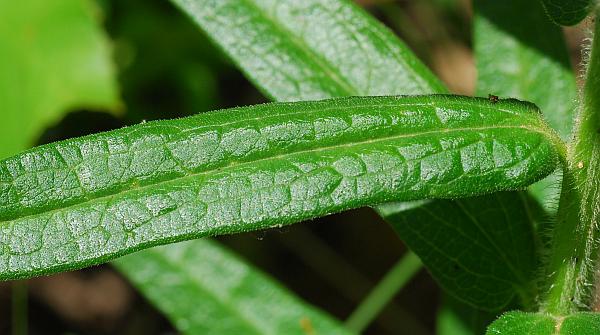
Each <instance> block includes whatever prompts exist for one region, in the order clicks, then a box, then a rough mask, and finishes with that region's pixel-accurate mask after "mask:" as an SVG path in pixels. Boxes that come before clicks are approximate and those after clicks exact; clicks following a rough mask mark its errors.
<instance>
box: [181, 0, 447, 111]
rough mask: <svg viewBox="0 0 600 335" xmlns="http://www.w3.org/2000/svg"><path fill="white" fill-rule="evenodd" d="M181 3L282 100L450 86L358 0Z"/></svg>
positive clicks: (195, 0) (423, 90) (255, 79)
mask: <svg viewBox="0 0 600 335" xmlns="http://www.w3.org/2000/svg"><path fill="white" fill-rule="evenodd" d="M173 2H174V3H176V4H177V5H179V6H180V7H181V8H182V9H183V10H184V12H186V13H187V14H188V15H190V16H191V17H192V18H193V19H194V20H195V21H196V22H197V23H198V25H199V26H200V27H202V29H203V30H204V31H205V32H207V33H208V35H209V36H210V37H211V38H212V39H213V41H215V43H217V44H218V45H219V46H220V47H221V48H222V49H223V50H224V51H225V52H226V53H227V54H228V55H229V56H230V57H231V58H232V59H233V60H234V62H235V63H237V65H238V66H239V67H240V69H241V70H242V71H244V72H245V73H246V75H247V76H248V77H249V78H250V79H251V80H252V81H253V82H254V83H255V84H256V85H257V87H259V88H261V89H262V90H263V92H265V93H266V95H267V96H270V97H271V98H273V99H275V100H278V101H289V100H313V99H321V98H330V97H341V96H351V95H395V94H428V93H443V92H445V88H444V87H443V86H442V84H441V83H440V82H439V81H438V79H437V78H436V77H435V76H433V75H432V74H431V72H430V71H429V70H428V69H427V68H426V67H425V66H424V65H423V64H422V63H421V62H420V61H419V60H418V59H417V58H416V57H415V56H414V55H413V54H412V52H411V51H410V50H409V49H408V48H407V47H406V46H405V45H404V43H402V42H401V41H400V40H398V38H397V37H395V36H394V34H393V33H392V32H390V31H389V30H388V29H387V28H385V27H384V26H383V25H382V24H381V23H379V22H377V21H376V20H375V19H373V18H372V17H370V16H369V15H368V14H367V13H365V12H364V11H363V10H362V9H360V8H359V7H358V6H356V5H354V4H352V3H351V2H350V1H340V0H304V1H297V0H173Z"/></svg>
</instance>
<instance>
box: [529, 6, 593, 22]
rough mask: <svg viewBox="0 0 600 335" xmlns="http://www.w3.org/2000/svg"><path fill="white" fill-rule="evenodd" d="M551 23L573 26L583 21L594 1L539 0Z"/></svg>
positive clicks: (591, 8)
mask: <svg viewBox="0 0 600 335" xmlns="http://www.w3.org/2000/svg"><path fill="white" fill-rule="evenodd" d="M541 1H542V3H543V4H544V8H545V9H546V13H548V16H549V17H550V19H552V21H554V22H555V23H556V24H560V25H563V26H574V25H576V24H577V23H579V22H581V20H583V19H585V17H586V16H588V15H589V14H590V13H591V11H592V10H593V9H594V6H595V5H596V1H595V0H541Z"/></svg>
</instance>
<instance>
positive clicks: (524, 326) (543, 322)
mask: <svg viewBox="0 0 600 335" xmlns="http://www.w3.org/2000/svg"><path fill="white" fill-rule="evenodd" d="M598 329H600V315H599V314H597V313H587V312H581V313H575V314H572V315H569V316H565V317H554V316H552V315H549V314H542V313H524V312H521V311H512V312H508V313H506V314H504V315H502V316H501V317H500V318H499V319H498V320H496V321H494V322H493V323H492V324H491V325H490V327H489V328H488V331H487V332H486V335H496V334H504V335H521V334H532V335H592V334H596V333H597V332H598Z"/></svg>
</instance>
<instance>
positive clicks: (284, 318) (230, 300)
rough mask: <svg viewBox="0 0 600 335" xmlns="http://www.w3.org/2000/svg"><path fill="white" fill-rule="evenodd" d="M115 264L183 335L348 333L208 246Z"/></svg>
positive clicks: (181, 247) (198, 243)
mask: <svg viewBox="0 0 600 335" xmlns="http://www.w3.org/2000/svg"><path fill="white" fill-rule="evenodd" d="M198 263H200V264H198ZM113 264H114V265H116V266H117V268H119V269H121V270H122V272H123V273H124V274H126V275H127V277H128V278H129V279H130V280H131V281H132V282H133V283H134V284H135V285H136V287H137V288H138V289H139V290H141V291H142V293H143V294H144V296H145V297H146V298H148V299H149V300H150V301H151V302H152V303H153V304H154V305H155V306H157V307H158V308H160V310H161V311H163V312H164V313H165V315H166V316H167V318H169V319H170V320H171V321H172V322H173V324H174V325H175V326H176V327H177V329H178V330H179V331H180V332H182V333H183V334H190V335H192V334H193V335H196V334H259V335H262V334H298V335H306V334H348V333H349V332H348V331H347V330H345V329H344V328H343V327H342V326H341V325H339V324H338V323H337V322H335V321H334V320H333V319H331V318H330V317H328V316H327V315H326V314H324V313H322V312H320V311H318V310H317V309H315V307H313V306H309V305H307V304H306V303H304V302H302V301H300V299H298V298H297V297H295V296H293V295H292V293H290V292H288V291H287V290H285V289H284V288H282V287H280V286H279V285H278V284H277V283H275V282H274V281H273V280H272V279H271V278H269V277H267V276H266V275H264V274H263V273H261V272H260V271H258V270H256V269H254V268H253V267H252V266H250V265H248V264H247V263H246V262H243V261H242V260H240V259H238V258H237V257H236V256H235V255H233V254H232V253H231V252H229V251H227V250H226V249H225V248H224V247H222V246H219V245H218V243H216V242H213V241H210V240H206V239H202V240H195V241H189V242H185V243H178V244H176V245H171V246H169V247H168V248H166V247H160V248H152V249H148V250H144V251H142V252H138V253H136V254H133V255H130V256H127V257H122V258H119V259H118V260H117V261H116V262H114V263H113ZM198 265H200V266H198Z"/></svg>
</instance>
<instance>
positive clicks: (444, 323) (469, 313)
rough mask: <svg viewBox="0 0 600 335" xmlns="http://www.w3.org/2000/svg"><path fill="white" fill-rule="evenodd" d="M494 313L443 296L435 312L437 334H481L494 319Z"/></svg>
mask: <svg viewBox="0 0 600 335" xmlns="http://www.w3.org/2000/svg"><path fill="white" fill-rule="evenodd" d="M495 318H496V317H495V316H494V314H492V313H489V312H484V311H482V310H479V309H476V308H473V307H471V306H469V305H466V304H464V303H462V302H460V301H458V300H456V299H454V298H452V297H449V296H447V295H446V296H445V297H444V299H443V301H442V307H441V308H440V310H439V311H438V314H437V327H436V328H437V330H436V334H437V335H481V334H483V333H485V330H486V328H487V326H488V325H489V324H490V323H491V322H492V321H493V320H494V319H495Z"/></svg>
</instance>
